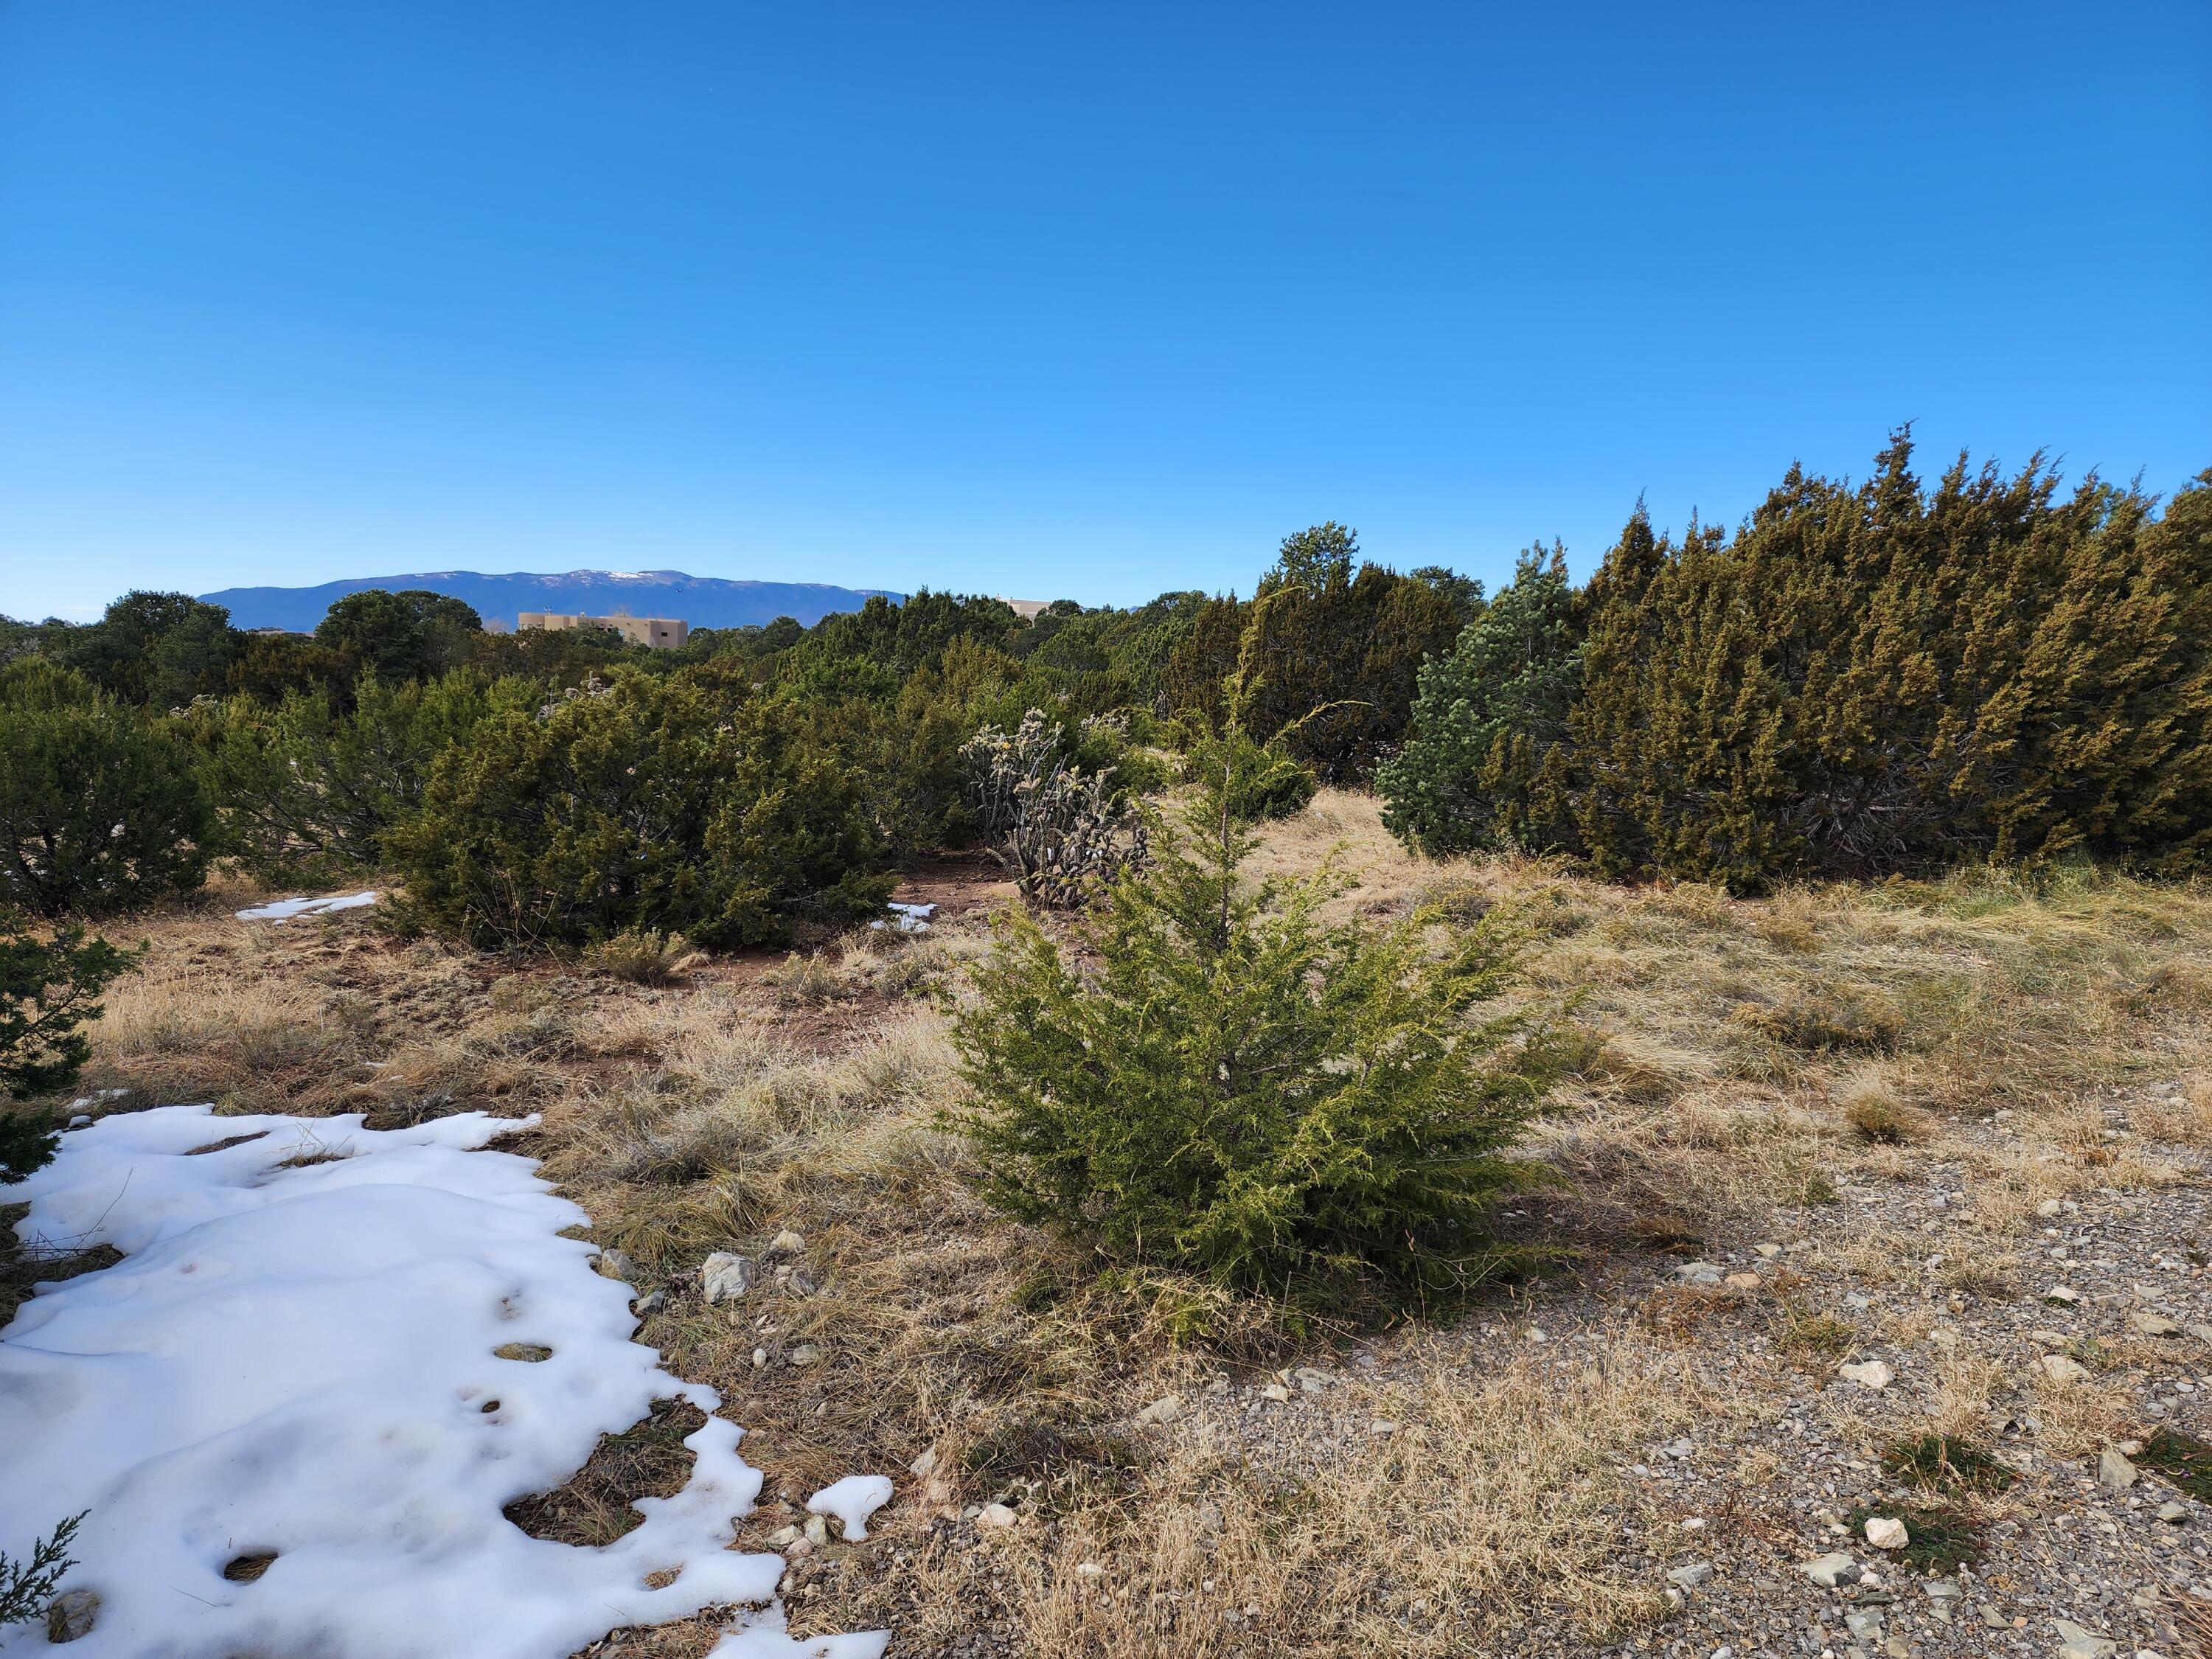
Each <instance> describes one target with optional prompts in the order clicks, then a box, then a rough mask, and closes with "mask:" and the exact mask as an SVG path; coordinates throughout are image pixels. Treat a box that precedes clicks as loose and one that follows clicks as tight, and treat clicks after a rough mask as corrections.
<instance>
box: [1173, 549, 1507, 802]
mask: <svg viewBox="0 0 2212 1659" xmlns="http://www.w3.org/2000/svg"><path fill="white" fill-rule="evenodd" d="M1358 553H1359V542H1358V536H1357V534H1356V533H1355V532H1353V531H1352V530H1351V529H1349V528H1347V527H1346V526H1343V525H1340V524H1336V523H1334V522H1331V523H1328V524H1322V525H1316V526H1314V527H1313V528H1311V529H1310V530H1304V531H1300V532H1298V533H1297V535H1294V536H1291V537H1287V538H1285V539H1284V542H1283V544H1282V550H1281V554H1280V556H1279V558H1278V560H1277V562H1276V563H1275V566H1274V568H1273V569H1271V570H1270V571H1269V572H1268V573H1267V575H1266V576H1265V577H1264V578H1262V579H1261V583H1260V592H1259V596H1258V598H1257V599H1255V600H1254V601H1253V602H1252V603H1251V604H1250V605H1238V604H1237V602H1236V601H1235V600H1234V599H1224V600H1217V601H1215V602H1214V603H1213V604H1212V605H1211V606H1209V607H1208V608H1207V609H1206V611H1203V612H1201V613H1200V615H1199V616H1198V617H1197V618H1196V619H1195V621H1194V627H1193V629H1192V632H1191V634H1190V635H1189V637H1188V638H1187V639H1186V640H1185V641H1183V642H1182V644H1181V645H1180V646H1178V647H1176V651H1175V652H1174V653H1172V655H1171V656H1170V659H1169V663H1168V667H1167V671H1166V672H1165V674H1164V689H1165V690H1166V693H1167V697H1168V701H1169V702H1170V706H1171V707H1173V708H1178V709H1190V710H1194V711H1195V712H1197V713H1198V714H1200V715H1202V716H1203V718H1204V720H1205V723H1206V726H1208V727H1209V728H1211V729H1212V730H1216V731H1218V730H1219V729H1221V727H1222V725H1223V723H1224V721H1225V719H1226V718H1227V710H1226V709H1225V707H1224V706H1223V704H1222V702H1221V688H1222V686H1223V685H1224V684H1225V681H1226V679H1227V678H1228V677H1229V676H1231V674H1241V676H1242V677H1243V678H1242V684H1243V690H1244V692H1245V695H1246V696H1247V697H1248V699H1249V702H1248V703H1247V705H1246V707H1245V708H1244V710H1243V720H1244V723H1245V724H1246V725H1247V726H1249V728H1250V729H1251V730H1252V731H1253V732H1265V733H1268V734H1270V736H1271V739H1272V740H1273V741H1275V742H1278V743H1279V744H1281V745H1282V746H1283V747H1284V748H1285V750H1287V751H1288V752H1289V753H1290V754H1291V755H1292V756H1293V757H1296V758H1297V759H1299V760H1301V761H1304V762H1305V763H1307V764H1308V765H1310V766H1311V767H1313V768H1314V769H1315V770H1316V772H1317V773H1318V774H1319V775H1321V777H1322V778H1323V779H1324V780H1326V781H1330V782H1345V781H1352V780H1355V779H1358V778H1364V777H1365V776H1366V775H1368V774H1369V773H1370V771H1372V769H1374V767H1375V765H1376V763H1377V762H1378V761H1380V760H1381V759H1383V757H1385V756H1386V755H1387V754H1388V753H1389V751H1390V750H1391V749H1392V748H1393V747H1394V746H1395V744H1397V743H1398V742H1399V741H1400V740H1401V738H1403V737H1404V736H1405V732H1406V722H1407V714H1408V711H1409V709H1410V708H1411V705H1412V702H1413V690H1414V682H1415V678H1416V676H1417V675H1418V674H1419V671H1420V666H1421V664H1422V661H1423V660H1424V659H1425V658H1427V657H1428V656H1430V655H1431V654H1432V653H1437V652H1441V651H1443V650H1446V649H1448V648H1449V646H1450V645H1451V642H1452V641H1453V640H1454V639H1455V638H1456V637H1457V636H1458V635H1459V633H1460V630H1461V629H1463V628H1464V627H1465V626H1466V625H1467V624H1468V623H1469V622H1470V621H1472V620H1473V619H1474V617H1473V612H1472V611H1471V610H1470V609H1469V608H1468V607H1469V604H1470V599H1471V596H1474V595H1476V594H1478V593H1479V589H1478V588H1477V586H1475V585H1474V584H1471V583H1468V582H1466V581H1464V580H1462V579H1459V578H1456V577H1453V576H1452V575H1451V574H1450V573H1449V572H1446V571H1438V570H1434V569H1433V568H1432V569H1431V571H1429V572H1425V573H1424V574H1422V575H1420V576H1401V575H1398V574H1395V572H1392V571H1389V570H1385V569H1383V568H1382V567H1381V566H1379V565H1374V564H1359V563H1356V561H1357V560H1358Z"/></svg>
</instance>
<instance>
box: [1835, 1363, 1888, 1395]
mask: <svg viewBox="0 0 2212 1659" xmlns="http://www.w3.org/2000/svg"><path fill="white" fill-rule="evenodd" d="M1836 1375H1837V1376H1840V1377H1842V1378H1843V1379H1844V1382H1846V1383H1857V1384H1858V1385H1859V1387H1861V1388H1863V1389H1886V1388H1887V1387H1888V1386H1889V1385H1890V1384H1891V1383H1893V1382H1894V1381H1895V1380H1896V1377H1897V1373H1896V1372H1894V1371H1893V1370H1890V1368H1889V1365H1888V1364H1887V1361H1884V1360H1880V1359H1869V1360H1868V1361H1867V1362H1866V1364H1863V1365H1838V1367H1836Z"/></svg>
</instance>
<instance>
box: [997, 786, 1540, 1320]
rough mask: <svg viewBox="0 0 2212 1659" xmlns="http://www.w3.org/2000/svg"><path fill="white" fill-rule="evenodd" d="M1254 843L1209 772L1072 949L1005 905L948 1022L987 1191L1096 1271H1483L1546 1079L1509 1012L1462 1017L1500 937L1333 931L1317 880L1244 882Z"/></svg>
mask: <svg viewBox="0 0 2212 1659" xmlns="http://www.w3.org/2000/svg"><path fill="white" fill-rule="evenodd" d="M1253 845H1254V843H1253V842H1252V840H1251V839H1250V837H1249V836H1248V835H1247V834H1246V833H1245V831H1244V830H1243V829H1242V828H1241V827H1240V826H1239V824H1238V823H1237V818H1236V817H1235V816H1234V815H1233V814H1232V813H1231V811H1229V810H1228V803H1227V801H1226V799H1225V794H1224V791H1223V790H1222V789H1221V787H1219V786H1218V785H1209V786H1208V787H1205V788H1204V789H1203V791H1202V793H1201V794H1200V798H1199V799H1198V800H1197V801H1196V802H1195V803H1194V805H1192V806H1191V807H1190V809H1189V810H1188V812H1187V814H1186V816H1185V818H1184V823H1183V829H1182V833H1181V834H1179V835H1177V836H1174V837H1173V838H1172V839H1171V840H1170V842H1168V844H1167V845H1166V847H1165V848H1164V853H1163V856H1162V857H1161V859H1160V861H1159V864H1158V868H1157V869H1156V870H1155V871H1154V872H1151V873H1149V874H1147V875H1146V876H1144V877H1143V878H1127V879H1123V880H1121V881H1119V882H1117V883H1115V885H1114V886H1113V888H1112V889H1111V891H1110V893H1109V896H1108V898H1107V902H1106V903H1105V905H1104V906H1103V910H1102V911H1101V912H1100V913H1099V914H1098V915H1097V916H1096V917H1095V918H1093V919H1090V920H1086V921H1083V922H1080V923H1079V924H1078V925H1077V926H1076V927H1075V928H1074V930H1073V933H1074V937H1073V940H1072V945H1073V949H1072V950H1071V951H1065V952H1064V951H1063V950H1062V948H1061V947H1060V945H1058V944H1056V943H1055V941H1054V939H1053V938H1052V937H1051V936H1050V935H1048V933H1045V932H1044V931H1043V930H1042V928H1040V927H1038V926H1037V925H1036V922H1035V921H1033V920H1031V919H1030V917H1028V916H1027V915H1023V914H1021V913H1018V912H1014V911H1009V912H1008V913H1007V914H1006V915H1004V916H1002V917H1001V918H1000V921H999V922H998V924H997V926H998V930H999V931H998V939H997V944H996V948H995V949H994V951H993V953H992V955H991V956H990V957H988V958H987V960H986V961H985V962H984V963H981V965H979V967H978V968H977V969H975V970H974V987H975V1000H974V1001H973V1003H972V1005H970V1006H965V1007H963V1009H961V1010H960V1011H959V1012H958V1013H957V1016H956V1019H955V1025H954V1036H955V1041H956V1042H957V1046H958V1048H959V1052H960V1054H961V1056H962V1060H963V1066H964V1069H965V1073H966V1076H967V1079H968V1081H969V1084H970V1085H971V1086H972V1090H973V1099H974V1104H973V1106H972V1108H971V1109H969V1110H967V1111H966V1112H964V1113H963V1114H960V1115H957V1117H956V1120H955V1121H957V1124H958V1126H959V1127H961V1128H962V1129H963V1130H964V1131H965V1132H966V1133H968V1134H969V1136H970V1137H971V1138H972V1139H973V1141H974V1144H975V1148H976V1151H977V1152H978V1155H979V1158H980V1160H981V1170H982V1174H981V1177H980V1179H981V1187H982V1190H983V1191H984V1193H985V1194H986V1195H987V1197H988V1198H989V1199H990V1200H991V1201H993V1202H994V1204H996V1205H998V1206H1000V1207H1001V1208H1003V1209H1004V1210H1006V1212H1009V1213H1011V1214H1013V1215H1015V1216H1017V1217H1019V1218H1023V1219H1024V1220H1028V1221H1032V1222H1037V1223H1042V1224H1045V1225H1049V1226H1052V1227H1054V1228H1055V1229H1058V1230H1060V1231H1063V1232H1065V1233H1067V1234H1069V1235H1072V1236H1074V1237H1079V1238H1082V1239H1085V1240H1086V1241H1088V1242H1090V1243H1092V1244H1093V1245H1095V1246H1096V1247H1097V1249H1098V1250H1099V1251H1100V1252H1101V1253H1102V1254H1103V1255H1104V1256H1106V1257H1108V1258H1109V1259H1110V1260H1112V1261H1115V1262H1118V1263H1123V1264H1128V1265H1150V1266H1152V1267H1172V1268H1176V1269H1179V1270H1182V1271H1187V1272H1194V1273H1200V1274H1203V1275H1206V1276H1207V1277H1209V1278H1210V1279H1213V1280H1215V1281H1217V1282H1218V1283H1221V1284H1224V1285H1231V1286H1235V1287H1239V1288H1243V1289H1250V1290H1262V1289H1264V1290H1267V1291H1273V1292H1275V1293H1277V1294H1282V1295H1288V1296H1291V1297H1300V1298H1314V1299H1328V1298H1329V1297H1333V1296H1334V1295H1336V1294H1338V1293H1340V1292H1341V1291H1346V1290H1348V1289H1350V1288H1351V1287H1352V1286H1353V1285H1356V1284H1358V1282H1360V1281H1363V1280H1365V1281H1374V1280H1380V1281H1382V1282H1383V1283H1385V1284H1387V1285H1391V1286H1395V1287H1396V1288H1399V1289H1401V1290H1415V1291H1435V1290H1443V1289H1447V1288H1452V1287H1459V1286H1464V1285H1468V1284H1469V1283H1471V1282H1473V1281H1474V1280H1476V1279H1480V1278H1481V1277H1482V1276H1484V1275H1485V1274H1486V1273H1491V1272H1492V1271H1494V1270H1496V1269H1497V1268H1498V1267H1499V1266H1500V1264H1501V1263H1502V1262H1503V1261H1504V1260H1505V1259H1506V1254H1505V1253H1504V1251H1503V1250H1502V1249H1500V1247H1499V1246H1498V1244H1497V1243H1495V1242H1494V1241H1493V1240H1492V1237H1491V1236H1490V1233H1489V1231H1488V1229H1487V1227H1486V1218H1487V1216H1488V1214H1489V1212H1490V1210H1491V1207H1492V1204H1493V1203H1494V1201H1495V1200H1498V1198H1499V1197H1501V1196H1502V1195H1504V1194H1509V1193H1513V1192H1517V1191H1520V1190H1522V1189H1523V1188H1527V1187H1528V1185H1530V1184H1531V1183H1532V1182H1534V1181H1535V1180H1536V1179H1537V1178H1538V1176H1539V1173H1540V1170H1539V1168H1538V1166H1536V1165H1534V1164H1531V1163H1529V1162H1528V1161H1527V1160H1525V1159H1523V1158H1519V1157H1516V1155H1515V1154H1514V1152H1513V1150H1512V1148H1513V1146H1514V1144H1515V1142H1516V1139H1517V1138H1518V1137H1519V1135H1520V1133H1521V1132H1522V1128H1523V1127H1524V1126H1525V1125H1526V1124H1527V1123H1528V1121H1529V1119H1530V1117H1531V1115H1533V1114H1534V1112H1535V1111H1536V1110H1537V1109H1539V1107H1540V1105H1541V1101H1542V1098H1543V1095H1544V1091H1545V1088H1546V1086H1547V1083H1548V1081H1549V1076H1550V1071H1551V1064H1550V1061H1549V1059H1548V1057H1547V1052H1546V1049H1545V1048H1544V1045H1543V1044H1542V1043H1541V1042H1534V1041H1531V1035H1532V1034H1531V1033H1530V1032H1529V1031H1528V1030H1527V1029H1525V1028H1524V1026H1523V1025H1522V1023H1521V1022H1520V1021H1518V1020H1516V1019H1513V1018H1497V1017H1488V1018H1483V1017H1475V1018H1471V1017H1470V1010H1472V1009H1473V1008H1474V1006H1475V1005H1477V1004H1478V1003H1480V1002H1482V1001H1483V1000H1486V999H1487V998H1490V997H1492V996H1493V995H1494V994H1496V993H1497V992H1498V990H1499V989H1500V988H1501V987H1502V986H1503V985H1504V983H1505V981H1506V979H1507V976H1508V974H1509V972H1510V964H1511V954H1510V947H1509V943H1508V941H1507V939H1506V938H1505V936H1504V934H1503V933H1501V932H1500V931H1498V929H1497V928H1496V927H1494V926H1492V924H1490V923H1477V924H1476V925H1475V926H1474V927H1470V928H1468V929H1465V930H1462V931H1452V930H1446V929H1443V928H1441V927H1438V926H1437V925H1436V923H1437V918H1435V917H1432V916H1429V915H1418V916H1415V917H1413V918H1412V919H1410V920H1408V921H1404V922H1401V923H1400V924H1399V925H1397V926H1395V927H1387V928H1383V929H1382V930H1380V931H1369V930H1366V929H1363V928H1361V927H1356V926H1352V925H1343V924H1337V923H1333V922H1330V921H1326V920H1324V918H1323V916H1322V905H1323V903H1324V902H1325V901H1326V900H1327V899H1328V897H1329V896H1330V895H1331V894H1332V893H1333V892H1334V891H1335V890H1336V889H1337V886H1338V883H1337V881H1336V879H1335V878H1334V877H1332V876H1331V875H1329V874H1328V873H1327V872H1324V873H1322V875H1320V876H1317V877H1316V878H1311V879H1308V880H1304V881H1301V882H1297V883H1293V884H1281V883H1278V882H1274V881H1267V882H1261V883H1259V884H1252V883H1249V882H1247V881H1245V880H1244V879H1243V878H1242V877H1241V875H1240V872H1239V867H1238V866H1240V864H1241V863H1242V862H1243V859H1244V858H1245V856H1246V854H1248V853H1249V850H1250V849H1251V848H1252V846H1253ZM1440 936H1441V937H1442V939H1443V942H1442V943H1440V942H1439V939H1440Z"/></svg>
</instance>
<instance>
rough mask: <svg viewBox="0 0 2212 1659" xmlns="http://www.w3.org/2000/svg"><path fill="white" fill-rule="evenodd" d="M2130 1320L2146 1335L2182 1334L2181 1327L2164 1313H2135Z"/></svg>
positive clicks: (2131, 1323)
mask: <svg viewBox="0 0 2212 1659" xmlns="http://www.w3.org/2000/svg"><path fill="white" fill-rule="evenodd" d="M2128 1322H2129V1323H2130V1325H2133V1326H2134V1327H2135V1328H2136V1329H2137V1330H2139V1331H2141V1332H2142V1334H2144V1335H2145V1336H2179V1335H2180V1334H2181V1327H2180V1326H2179V1325H2178V1324H2176V1323H2175V1322H2173V1321H2172V1320H2171V1319H2168V1318H2167V1317H2166V1316H2165V1315H2164V1314H2154V1313H2138V1314H2134V1315H2131V1316H2130V1318H2129V1320H2128Z"/></svg>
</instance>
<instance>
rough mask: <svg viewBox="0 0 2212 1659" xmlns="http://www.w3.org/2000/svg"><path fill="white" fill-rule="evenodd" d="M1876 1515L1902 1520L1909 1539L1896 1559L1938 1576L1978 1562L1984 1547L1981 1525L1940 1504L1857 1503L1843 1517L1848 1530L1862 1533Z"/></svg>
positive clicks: (1861, 1534)
mask: <svg viewBox="0 0 2212 1659" xmlns="http://www.w3.org/2000/svg"><path fill="white" fill-rule="evenodd" d="M1876 1516H1885V1517H1887V1518H1888V1519H1890V1520H1893V1521H1902V1522H1905V1537H1906V1538H1907V1540H1908V1542H1907V1543H1906V1544H1905V1547H1904V1548H1903V1549H1901V1550H1899V1551H1898V1553H1897V1559H1899V1560H1900V1561H1902V1562H1904V1563H1905V1565H1907V1566H1911V1567H1917V1568H1919V1569H1920V1570H1921V1571H1923V1572H1925V1573H1930V1574H1934V1575H1936V1576H1938V1577H1942V1576H1944V1575H1947V1574H1950V1573H1954V1572H1956V1571H1958V1570H1959V1569H1960V1567H1962V1566H1972V1565H1976V1564H1978V1562H1979V1561H1980V1560H1981V1559H1982V1556H1983V1554H1984V1551H1985V1546H1984V1542H1983V1540H1982V1529H1981V1528H1980V1526H1979V1525H1978V1523H1977V1522H1975V1521H1974V1520H1973V1518H1972V1516H1968V1515H1966V1514H1965V1513H1964V1512H1962V1511H1960V1510H1954V1509H1949V1508H1946V1507H1942V1506H1940V1505H1939V1506H1935V1507H1930V1508H1928V1509H1914V1508H1910V1507H1904V1508H1900V1507H1899V1506H1898V1505H1896V1504H1885V1505H1884V1506H1883V1507H1881V1508H1880V1509H1869V1508H1868V1507H1867V1506H1865V1505H1864V1504H1861V1505H1860V1506H1859V1507H1858V1508H1857V1509H1855V1510H1852V1511H1851V1512H1850V1514H1849V1515H1848V1516H1845V1517H1844V1520H1845V1521H1846V1522H1848V1523H1849V1525H1850V1529H1851V1531H1852V1532H1853V1533H1854V1534H1858V1535H1860V1536H1862V1537H1863V1536H1864V1535H1865V1533H1866V1523H1867V1522H1869V1521H1871V1520H1873V1519H1875V1517H1876Z"/></svg>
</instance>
